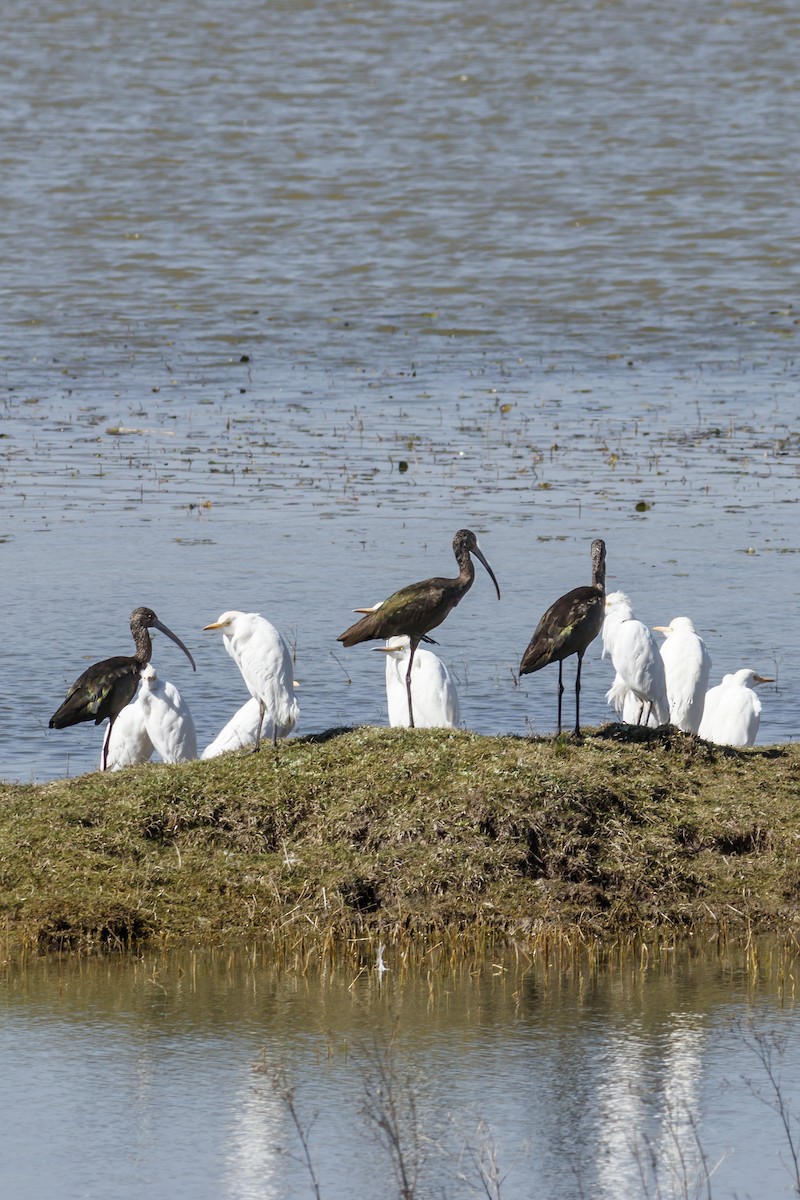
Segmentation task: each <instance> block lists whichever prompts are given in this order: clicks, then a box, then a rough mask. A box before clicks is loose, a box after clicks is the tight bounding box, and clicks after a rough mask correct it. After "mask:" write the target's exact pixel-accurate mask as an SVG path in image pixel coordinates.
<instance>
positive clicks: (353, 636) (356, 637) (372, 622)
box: [336, 612, 386, 646]
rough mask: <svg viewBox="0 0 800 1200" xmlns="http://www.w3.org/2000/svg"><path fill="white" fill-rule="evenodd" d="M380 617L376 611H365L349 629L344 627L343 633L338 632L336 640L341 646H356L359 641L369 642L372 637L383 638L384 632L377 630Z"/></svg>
mask: <svg viewBox="0 0 800 1200" xmlns="http://www.w3.org/2000/svg"><path fill="white" fill-rule="evenodd" d="M380 622H381V618H379V617H378V615H377V613H374V612H370V613H367V615H366V616H365V617H362V618H361V620H360V621H356V623H355V625H351V626H350V628H349V629H345V631H344V633H340V634H339V636H338V638H337V639H336V640H337V642H341V643H342V645H343V646H357V645H358V643H359V642H371V641H372V640H373V639H374V638H383V637H385V636H386V634H385V633H384V632H383V631H380V632H379V629H380Z"/></svg>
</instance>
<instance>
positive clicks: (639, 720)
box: [636, 700, 649, 725]
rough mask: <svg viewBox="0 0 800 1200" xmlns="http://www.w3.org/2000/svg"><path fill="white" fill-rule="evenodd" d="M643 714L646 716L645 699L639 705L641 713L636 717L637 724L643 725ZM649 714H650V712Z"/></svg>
mask: <svg viewBox="0 0 800 1200" xmlns="http://www.w3.org/2000/svg"><path fill="white" fill-rule="evenodd" d="M643 716H644V700H643V701H642V703H641V704H640V706H639V715H638V717H637V718H636V724H637V725H641V723H642V717H643ZM648 716H649V714H648Z"/></svg>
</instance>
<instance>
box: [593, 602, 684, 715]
mask: <svg viewBox="0 0 800 1200" xmlns="http://www.w3.org/2000/svg"><path fill="white" fill-rule="evenodd" d="M602 638H603V656H604V657H605V655H606V654H609V655H610V656H611V661H612V663H613V664H614V669H615V671H616V676H615V678H614V682H613V684H612V685H611V688H610V689H609V691H608V693H607V694H606V700H607V701H608V703H609V704H613V705H614V707H615V708H616V710H617V712H621V713H622V719H623V720H624V721H628V722H629V723H631V724H636V725H638V724H640V723H641V722H642V721H643V720H644V722H645V723H649V720H650V718H651V715H652V716H653V717H654V718H655V723H656V724H659V725H663V724H665V723H666V722H667V721H668V720H669V705H668V703H667V681H666V676H665V673H664V662H663V659H662V657H661V655H660V654H659V651H658V644H657V642H656V639H655V638H654V637H653V635H652V633H651V632H650V630H649V629H648V628H647V626H646V625H645V624H644V622H643V621H638V620H637V619H636V617H635V616H634V613H633V605H632V604H631V601H630V597H629V596H626V594H625V593H624V592H609V593H608V595H607V596H606V600H605V618H604V620H603V629H602Z"/></svg>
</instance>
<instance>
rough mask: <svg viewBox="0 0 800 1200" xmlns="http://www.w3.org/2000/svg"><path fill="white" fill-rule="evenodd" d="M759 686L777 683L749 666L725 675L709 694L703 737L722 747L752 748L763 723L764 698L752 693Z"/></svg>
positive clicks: (700, 732)
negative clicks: (762, 707)
mask: <svg viewBox="0 0 800 1200" xmlns="http://www.w3.org/2000/svg"><path fill="white" fill-rule="evenodd" d="M759 683H774V680H773V679H770V678H768V677H767V676H766V675H757V674H756V672H755V671H753V670H751V669H750V668H748V667H744V668H742V670H740V671H734V672H733V673H732V674H730V675H724V676H723V677H722V683H718V684H717V686H716V687H713V688H710V689H709V690H708V692H707V693H706V702H705V708H704V709H703V719H702V721H701V722H700V729H699V730H698V732H699V735H700V737H701V738H704V739H705V740H706V741H707V742H716V743H717V745H719V746H752V745H753V744H754V743H755V740H756V735H757V734H758V727H759V725H760V724H761V699H760V697H758V696H757V695H756V693H755V692H754V691H753V688H755V687H756V685H757V684H759Z"/></svg>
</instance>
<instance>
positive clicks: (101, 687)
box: [50, 608, 197, 770]
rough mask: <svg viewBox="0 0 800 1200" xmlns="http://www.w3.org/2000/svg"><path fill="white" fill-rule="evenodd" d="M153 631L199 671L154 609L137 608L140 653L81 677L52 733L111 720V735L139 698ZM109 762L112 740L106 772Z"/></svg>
mask: <svg viewBox="0 0 800 1200" xmlns="http://www.w3.org/2000/svg"><path fill="white" fill-rule="evenodd" d="M149 629H160V630H161V632H162V633H164V634H166V636H167V637H168V638H170V639H171V640H172V641H173V642H174V643H175V645H176V646H180V648H181V650H182V651H183V653H184V654H185V655H186V657H187V658H188V659H189V662H190V663H191V664H192V670H193V671H194V670H196V669H197V668H196V667H195V664H194V659H193V658H192V656H191V654H190V653H189V651H188V650H187V649H186V647H185V646H184V644H183V642H182V641H181V639H180V638H179V637H177V635H176V634H174V633H173V632H172V630H171V629H168V628H167V626H166V625H164V623H163V622H162V621H159V619H158V617H157V616H156V614H155V613H154V612H153V610H152V608H135V609H134V610H133V612H132V613H131V633H132V635H133V641H134V644H135V646H136V653H135V654H132V655H130V656H125V655H122V654H119V655H116V656H115V657H114V658H105V659H103V661H102V662H98V663H94V664H93V665H92V666H91V667H87V669H86V670H85V671H84V672H83V674H82V675H79V676H78V678H77V679H76V680H75V682H74V683H73V685H72V687H71V688H70V689H69V691H68V692H67V695H66V698H65V700H64V703H63V704H62V705H61V707H60V708H58V709H57V710H56V711H55V712H54V713H53V715H52V717H51V718H50V728H51V729H66V728H67V726H69V725H79V724H80V723H81V721H94V723H95V725H99V724H100V722H101V721H103V720H105V718H106V717H108V726H109V733H110V732H111V727H112V725H113V724H114V722H115V720H116V719H117V717H118V716H119V714H120V713H121V712H122V710H123V708H124V707H125V705H126V704H130V702H131V700H132V699H133V697H134V696H135V694H136V688H137V686H138V684H139V676H140V675H141V673H142V671H143V670H144V668H145V667H146V666H147V664H148V663H149V662H150V655H151V653H152V649H153V647H152V643H151V641H150V634H149V633H148V630H149ZM107 761H108V737H106V739H105V744H104V747H103V770H105V769H106V764H107Z"/></svg>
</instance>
